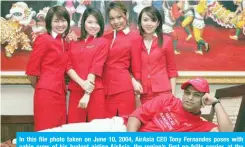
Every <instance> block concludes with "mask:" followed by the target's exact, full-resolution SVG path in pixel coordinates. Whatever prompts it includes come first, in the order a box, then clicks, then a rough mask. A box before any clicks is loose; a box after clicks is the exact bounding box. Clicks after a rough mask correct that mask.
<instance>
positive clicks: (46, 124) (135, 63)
mask: <svg viewBox="0 0 245 147" xmlns="http://www.w3.org/2000/svg"><path fill="white" fill-rule="evenodd" d="M107 15H108V17H109V23H110V25H111V27H112V28H113V31H112V32H109V33H106V34H104V19H103V16H102V14H101V13H100V11H99V10H97V9H95V8H92V7H87V9H86V10H85V12H84V14H83V17H82V19H81V32H80V34H81V35H80V37H79V38H78V39H77V40H76V39H73V40H71V39H70V40H69V41H68V40H67V39H66V37H67V36H69V32H70V16H69V13H68V12H67V10H66V8H65V7H63V6H54V7H51V8H50V9H49V11H48V13H47V15H46V18H45V23H46V30H47V33H44V34H41V35H39V36H38V37H37V38H36V40H35V42H34V44H33V51H32V53H31V56H30V59H29V62H28V64H27V68H26V74H27V75H28V78H29V80H30V81H31V84H32V86H33V87H34V88H35V93H34V124H35V131H41V130H45V129H50V128H56V127H60V126H64V125H65V124H67V123H68V124H70V123H82V122H90V121H92V122H97V121H96V120H102V121H103V120H108V119H103V118H113V119H109V120H113V121H115V122H119V123H125V122H128V124H130V125H128V131H137V130H139V128H140V126H141V123H145V122H146V121H154V120H153V117H152V116H155V113H157V114H158V115H159V116H161V115H162V113H159V112H160V111H159V110H161V111H162V109H161V108H165V109H166V108H167V107H166V106H170V103H176V104H177V102H178V100H177V99H176V98H174V96H173V95H174V94H175V86H176V77H177V76H178V73H177V69H176V64H175V60H174V49H173V46H172V39H171V37H169V36H166V35H163V33H162V24H163V20H162V17H161V14H160V12H159V11H158V10H157V9H156V8H155V7H153V6H149V7H145V8H144V9H143V10H142V11H141V12H140V14H139V18H138V26H139V30H136V31H132V30H130V28H129V27H128V23H127V18H128V13H127V9H126V7H125V6H124V5H123V4H122V3H121V2H118V1H115V2H111V3H110V4H109V6H108V8H107ZM68 38H69V37H68ZM66 75H68V76H69V78H70V81H69V84H68V90H69V91H70V95H69V104H68V117H67V111H66V93H67V89H66V83H65V76H66ZM188 87H189V86H188ZM195 88H196V87H195V86H193V88H188V89H187V90H186V91H189V93H188V92H187V93H188V95H191V96H194V97H195V96H196V94H195V93H198V92H204V93H206V92H208V91H199V89H198V88H197V89H195ZM185 89H186V88H185ZM195 90H196V91H197V92H195ZM193 91H194V92H193ZM193 93H194V94H193ZM200 97H202V96H200ZM200 97H199V98H200ZM204 98H205V100H206V99H207V102H205V104H214V103H216V102H217V101H216V99H215V98H210V96H206V97H204ZM200 99H201V98H200ZM172 101H173V102H172ZM175 101H176V102H175ZM197 101H198V104H200V103H199V100H197ZM136 102H140V103H141V106H139V108H138V109H136ZM153 103H154V104H153ZM178 103H179V102H178ZM163 104H166V105H165V106H164V105H163ZM192 104H193V105H194V102H191V101H189V100H188V102H186V103H184V105H183V106H184V107H183V108H184V109H183V114H181V115H182V116H181V117H183V116H185V113H187V112H191V113H193V114H189V115H190V117H191V116H192V115H193V116H192V117H194V116H196V114H199V111H198V109H197V108H199V105H198V106H195V108H196V109H195V112H194V111H193V110H192V109H190V110H189V107H191V105H192ZM174 105H175V104H174ZM196 105H197V104H196ZM171 109H172V108H171ZM154 110H157V112H155V111H154ZM168 110H169V111H170V109H168ZM199 110H200V109H199ZM153 111H154V112H153ZM184 111H186V112H184ZM196 111H198V112H196ZM217 111H221V113H225V112H224V111H223V109H222V106H221V105H220V104H219V106H217ZM173 112H174V111H173ZM176 113H177V111H176ZM136 115H137V117H136ZM221 115H222V116H220V117H225V118H226V117H227V115H223V114H221ZM115 116H118V117H115ZM124 116H130V117H129V118H127V117H124ZM134 116H135V117H134ZM143 117H144V119H143ZM156 117H157V116H156ZM122 118H123V120H124V121H121V119H122ZM126 118H127V119H126ZM134 118H136V119H134ZM146 119H147V120H146ZM186 119H188V117H187V116H186ZM226 119H227V120H228V117H227V118H226ZM93 120H95V121H93ZM198 120H199V119H198ZM200 121H201V120H200ZM92 122H91V123H92ZM140 122H141V123H140ZM222 122H223V121H222ZM176 123H178V122H176ZM226 123H227V122H226ZM84 124H87V123H84ZM88 124H89V123H88ZM95 124H96V123H95ZM154 124H155V125H156V122H154ZM149 125H151V126H152V125H153V124H149ZM226 125H227V124H226ZM210 126H212V125H210ZM226 127H227V126H226ZM133 128H134V129H137V130H133ZM222 128H223V127H222ZM228 128H229V127H228ZM159 129H160V128H158V129H156V128H155V130H150V131H160V130H159ZM146 130H148V131H149V129H145V131H146ZM221 130H222V129H221ZM162 131H164V130H162ZM179 131H181V130H179ZM182 131H186V130H182ZM190 131H193V130H190ZM199 131H200V130H199Z"/></svg>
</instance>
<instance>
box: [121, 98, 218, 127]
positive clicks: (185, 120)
mask: <svg viewBox="0 0 245 147" xmlns="http://www.w3.org/2000/svg"><path fill="white" fill-rule="evenodd" d="M130 116H132V117H136V118H138V119H139V120H140V121H141V122H142V126H141V128H140V130H139V131H141V132H208V131H211V130H212V129H213V128H214V127H216V126H217V125H215V124H214V123H211V122H208V121H204V120H202V119H201V118H200V115H193V114H191V113H189V112H187V111H185V110H184V108H183V106H182V102H181V100H180V99H178V98H175V97H174V96H173V95H171V94H166V98H162V97H161V98H160V97H158V98H155V99H152V100H150V101H148V102H146V103H145V104H144V105H142V106H141V107H139V108H138V109H136V110H135V111H134V112H133V113H132V114H131V115H130ZM125 121H126V122H127V118H125Z"/></svg>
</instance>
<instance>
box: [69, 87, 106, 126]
mask: <svg viewBox="0 0 245 147" xmlns="http://www.w3.org/2000/svg"><path fill="white" fill-rule="evenodd" d="M83 95H84V92H81V91H72V90H71V91H70V99H69V108H68V123H77V122H89V121H91V120H93V119H99V118H105V94H104V89H96V90H94V91H93V93H92V94H91V96H90V100H89V103H88V106H87V108H86V109H83V108H80V107H78V103H79V101H80V99H81V98H82V97H83Z"/></svg>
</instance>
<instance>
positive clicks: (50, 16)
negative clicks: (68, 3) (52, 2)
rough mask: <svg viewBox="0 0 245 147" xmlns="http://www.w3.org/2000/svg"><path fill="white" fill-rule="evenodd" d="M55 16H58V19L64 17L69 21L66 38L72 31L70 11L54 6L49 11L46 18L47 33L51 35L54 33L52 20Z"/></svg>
mask: <svg viewBox="0 0 245 147" xmlns="http://www.w3.org/2000/svg"><path fill="white" fill-rule="evenodd" d="M54 15H56V16H57V17H58V18H62V17H64V18H65V20H66V21H67V24H68V26H67V29H66V31H65V36H66V35H67V34H68V33H69V30H70V15H69V13H68V11H67V10H66V8H65V7H63V6H54V7H51V8H50V9H49V10H48V13H47V15H46V17H45V23H46V29H47V32H48V33H49V34H50V33H51V31H52V19H53V17H54Z"/></svg>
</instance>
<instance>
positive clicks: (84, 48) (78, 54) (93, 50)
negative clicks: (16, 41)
mask: <svg viewBox="0 0 245 147" xmlns="http://www.w3.org/2000/svg"><path fill="white" fill-rule="evenodd" d="M107 54H108V41H107V40H106V39H105V38H93V37H90V38H88V39H87V41H86V42H85V41H77V42H72V43H70V48H69V62H68V66H67V71H68V70H69V69H71V68H72V69H74V70H75V71H76V73H77V74H78V75H79V77H81V78H82V79H84V80H86V79H87V76H88V74H89V73H92V74H95V75H96V79H95V89H98V88H103V84H102V78H101V76H102V72H103V67H104V63H105V60H106V58H107ZM68 88H69V89H72V90H79V91H82V88H81V87H80V86H79V85H78V84H77V83H76V82H75V81H73V80H71V81H70V83H69V85H68Z"/></svg>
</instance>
